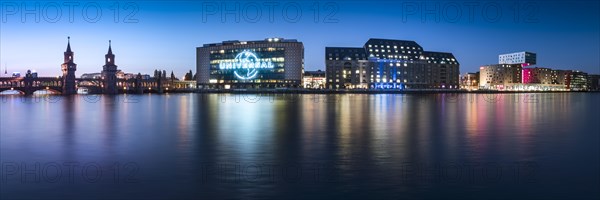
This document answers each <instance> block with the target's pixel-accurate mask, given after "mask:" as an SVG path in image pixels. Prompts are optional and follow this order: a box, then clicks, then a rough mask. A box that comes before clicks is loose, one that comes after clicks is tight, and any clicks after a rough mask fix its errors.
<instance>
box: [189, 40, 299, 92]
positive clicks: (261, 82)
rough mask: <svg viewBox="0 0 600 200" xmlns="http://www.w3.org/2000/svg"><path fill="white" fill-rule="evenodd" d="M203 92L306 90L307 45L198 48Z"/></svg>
mask: <svg viewBox="0 0 600 200" xmlns="http://www.w3.org/2000/svg"><path fill="white" fill-rule="evenodd" d="M196 69H197V71H198V74H197V76H196V81H197V84H198V88H200V89H246V88H297V87H302V76H303V73H304V45H303V44H302V43H301V42H298V41H297V40H289V39H282V38H268V39H265V40H259V41H237V40H235V41H224V42H222V43H215V44H205V45H203V46H202V47H198V48H196Z"/></svg>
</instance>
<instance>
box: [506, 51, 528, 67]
mask: <svg viewBox="0 0 600 200" xmlns="http://www.w3.org/2000/svg"><path fill="white" fill-rule="evenodd" d="M536 57H537V56H536V54H535V53H531V52H526V51H524V52H516V53H508V54H501V55H499V56H498V64H522V65H523V66H529V65H535V64H536Z"/></svg>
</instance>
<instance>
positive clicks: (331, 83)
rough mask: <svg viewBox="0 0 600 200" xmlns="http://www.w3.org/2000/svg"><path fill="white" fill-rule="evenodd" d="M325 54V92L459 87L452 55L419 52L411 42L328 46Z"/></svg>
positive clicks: (379, 40) (371, 40)
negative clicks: (349, 46) (361, 45)
mask: <svg viewBox="0 0 600 200" xmlns="http://www.w3.org/2000/svg"><path fill="white" fill-rule="evenodd" d="M344 51H345V52H344ZM363 51H364V53H363ZM325 54H326V55H325V59H326V61H325V63H326V67H327V78H328V80H327V84H328V86H327V88H329V89H347V88H350V89H353V88H366V89H458V87H459V66H460V65H459V63H458V61H457V60H456V58H455V57H454V55H452V54H451V53H444V52H432V51H423V48H422V47H421V46H420V45H419V44H417V43H416V42H414V41H407V40H388V39H369V40H368V41H367V42H366V43H365V45H364V47H363V48H340V47H328V48H326V50H325Z"/></svg>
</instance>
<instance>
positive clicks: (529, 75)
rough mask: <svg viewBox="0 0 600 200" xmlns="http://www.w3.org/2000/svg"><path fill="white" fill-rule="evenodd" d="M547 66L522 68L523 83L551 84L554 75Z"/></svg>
mask: <svg viewBox="0 0 600 200" xmlns="http://www.w3.org/2000/svg"><path fill="white" fill-rule="evenodd" d="M553 71H554V70H552V69H549V68H539V67H535V68H523V80H522V82H523V84H553V82H555V80H554V79H555V78H556V75H555V74H554V73H553Z"/></svg>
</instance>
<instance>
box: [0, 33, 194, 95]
mask: <svg viewBox="0 0 600 200" xmlns="http://www.w3.org/2000/svg"><path fill="white" fill-rule="evenodd" d="M104 58H105V59H104V60H105V64H104V66H103V67H102V73H101V74H102V75H101V78H99V79H98V78H75V71H76V70H77V64H75V62H74V53H73V51H71V41H70V37H69V38H68V41H67V51H65V53H64V63H63V64H62V65H61V70H62V76H58V77H37V76H33V75H32V74H31V71H27V74H25V76H24V77H0V93H2V92H4V91H7V90H13V91H17V92H19V93H21V94H24V95H32V94H34V92H36V91H50V92H52V93H55V94H62V95H72V94H77V90H78V89H80V88H81V89H87V91H88V94H120V93H134V94H135V93H137V94H142V93H163V92H192V91H193V90H194V88H195V86H196V82H195V81H179V80H174V79H173V78H167V76H166V74H165V73H164V72H160V71H158V72H156V73H155V76H154V77H152V78H149V79H143V78H142V75H141V74H140V73H138V74H137V76H135V77H134V78H129V79H127V78H117V71H118V70H117V65H115V55H114V54H113V53H112V48H111V44H110V41H109V44H108V53H107V54H106V55H105V56H104Z"/></svg>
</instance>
